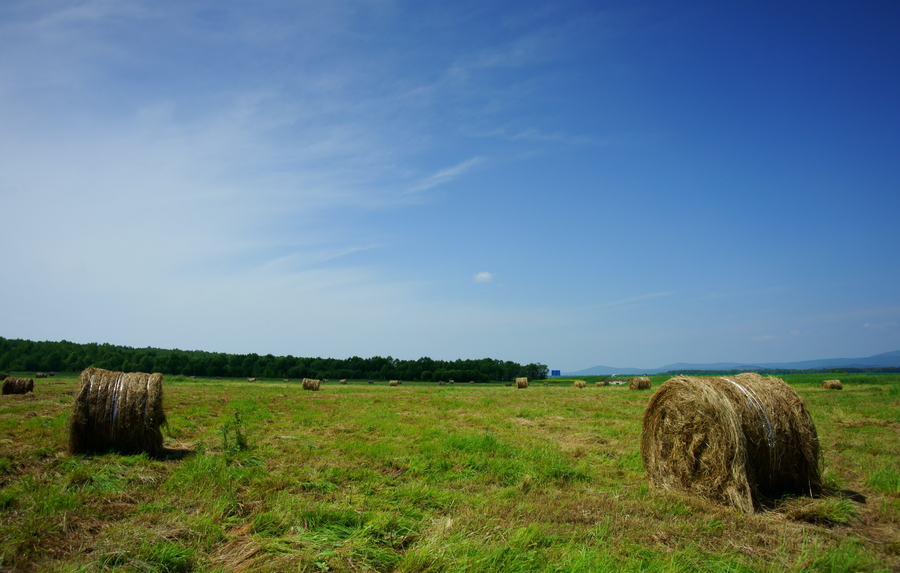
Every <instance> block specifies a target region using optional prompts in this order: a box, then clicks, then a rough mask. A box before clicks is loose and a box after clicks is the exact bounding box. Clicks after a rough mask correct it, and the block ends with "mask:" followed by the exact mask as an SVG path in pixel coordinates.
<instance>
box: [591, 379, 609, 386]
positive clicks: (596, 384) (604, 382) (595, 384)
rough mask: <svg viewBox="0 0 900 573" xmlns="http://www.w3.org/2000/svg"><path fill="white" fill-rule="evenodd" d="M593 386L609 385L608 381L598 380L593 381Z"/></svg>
mask: <svg viewBox="0 0 900 573" xmlns="http://www.w3.org/2000/svg"><path fill="white" fill-rule="evenodd" d="M594 386H609V382H607V381H606V380H600V381H599V382H594Z"/></svg>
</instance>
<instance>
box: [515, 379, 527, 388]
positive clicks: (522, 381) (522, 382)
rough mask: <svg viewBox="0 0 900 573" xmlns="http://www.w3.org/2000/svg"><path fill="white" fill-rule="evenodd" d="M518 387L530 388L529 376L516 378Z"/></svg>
mask: <svg viewBox="0 0 900 573" xmlns="http://www.w3.org/2000/svg"><path fill="white" fill-rule="evenodd" d="M516 388H517V389H518V388H528V378H516Z"/></svg>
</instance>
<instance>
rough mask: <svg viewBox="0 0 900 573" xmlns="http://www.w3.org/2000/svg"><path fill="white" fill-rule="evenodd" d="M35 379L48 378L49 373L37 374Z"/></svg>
mask: <svg viewBox="0 0 900 573" xmlns="http://www.w3.org/2000/svg"><path fill="white" fill-rule="evenodd" d="M34 377H35V378H46V377H47V373H46V372H35V373H34Z"/></svg>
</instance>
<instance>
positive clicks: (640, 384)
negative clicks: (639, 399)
mask: <svg viewBox="0 0 900 573" xmlns="http://www.w3.org/2000/svg"><path fill="white" fill-rule="evenodd" d="M628 389H629V390H649V389H650V379H649V378H647V377H646V376H635V377H634V378H632V379H631V380H629V381H628Z"/></svg>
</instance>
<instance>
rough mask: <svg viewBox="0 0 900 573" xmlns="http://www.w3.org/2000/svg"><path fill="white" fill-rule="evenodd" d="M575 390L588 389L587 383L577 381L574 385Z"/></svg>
mask: <svg viewBox="0 0 900 573" xmlns="http://www.w3.org/2000/svg"><path fill="white" fill-rule="evenodd" d="M572 386H574V387H575V388H587V382H585V381H584V380H576V381H575V383H574V384H572Z"/></svg>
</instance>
